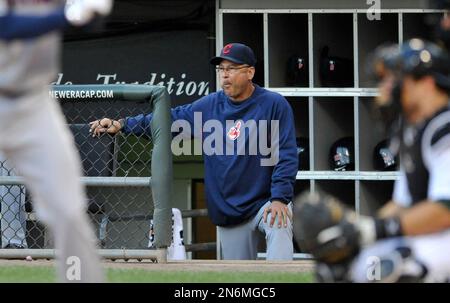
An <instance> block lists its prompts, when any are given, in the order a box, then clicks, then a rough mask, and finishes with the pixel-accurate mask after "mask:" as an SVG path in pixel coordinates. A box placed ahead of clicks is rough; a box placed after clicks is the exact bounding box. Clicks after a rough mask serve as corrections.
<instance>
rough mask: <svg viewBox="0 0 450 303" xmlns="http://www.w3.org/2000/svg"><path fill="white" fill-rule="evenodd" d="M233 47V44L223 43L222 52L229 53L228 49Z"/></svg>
mask: <svg viewBox="0 0 450 303" xmlns="http://www.w3.org/2000/svg"><path fill="white" fill-rule="evenodd" d="M232 47H233V44H231V43H230V44H227V45H225V46H224V47H223V51H222V52H223V54H224V55H227V54H229V53H230V51H231V48H232Z"/></svg>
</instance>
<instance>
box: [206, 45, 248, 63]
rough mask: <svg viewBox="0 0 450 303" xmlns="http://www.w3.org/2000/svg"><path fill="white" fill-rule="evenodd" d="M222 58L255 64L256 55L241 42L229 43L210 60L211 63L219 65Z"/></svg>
mask: <svg viewBox="0 0 450 303" xmlns="http://www.w3.org/2000/svg"><path fill="white" fill-rule="evenodd" d="M222 60H229V61H231V62H234V63H239V64H248V65H250V66H255V64H256V57H255V54H254V53H253V50H252V49H251V48H250V47H248V46H247V45H245V44H242V43H229V44H227V45H225V46H224V47H223V49H222V51H221V52H220V56H217V57H214V58H212V59H211V60H210V62H211V64H212V65H219V64H220V62H222Z"/></svg>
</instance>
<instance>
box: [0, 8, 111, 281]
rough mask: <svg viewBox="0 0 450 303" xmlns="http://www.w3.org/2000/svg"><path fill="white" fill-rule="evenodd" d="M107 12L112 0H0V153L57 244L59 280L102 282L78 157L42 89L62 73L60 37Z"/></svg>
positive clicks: (57, 112) (58, 112) (58, 113)
mask: <svg viewBox="0 0 450 303" xmlns="http://www.w3.org/2000/svg"><path fill="white" fill-rule="evenodd" d="M111 9H112V0H72V1H68V2H67V3H66V4H65V3H64V2H62V1H59V0H40V1H38V0H8V1H7V0H0V138H1V140H0V150H1V151H2V152H4V154H5V156H6V157H7V158H8V159H9V160H10V161H11V163H12V164H13V166H14V167H15V168H16V169H17V171H18V172H19V173H20V174H21V175H22V176H23V177H24V178H25V183H26V185H27V188H29V189H30V190H31V193H32V196H33V200H34V202H35V209H36V213H37V215H38V217H39V218H40V219H41V220H42V221H43V222H45V223H46V224H47V225H48V226H49V228H50V230H51V232H52V234H53V235H54V237H55V246H56V250H57V262H58V274H59V279H60V281H68V282H71V281H74V282H77V281H81V282H101V281H102V280H103V273H102V270H101V268H100V263H99V257H98V256H97V254H96V251H95V237H94V233H93V230H92V229H91V226H90V222H89V221H88V218H87V215H86V213H85V210H86V198H85V192H84V188H83V186H82V184H81V183H80V180H79V178H80V176H81V164H80V160H79V155H78V153H77V151H76V148H75V145H74V142H73V138H72V136H71V134H70V131H69V129H68V128H67V125H66V121H65V119H64V116H63V114H62V112H61V110H60V107H59V105H58V104H57V102H56V101H55V100H54V99H52V98H50V97H49V87H48V86H47V85H48V84H49V83H50V82H51V81H52V80H54V77H55V76H56V73H57V72H58V70H59V60H60V58H59V53H60V40H61V31H62V30H63V29H64V28H66V27H68V26H83V25H87V24H88V23H89V22H91V21H92V20H93V19H94V18H95V17H96V16H105V15H108V14H109V13H110V11H111ZM74 266H78V267H79V268H78V271H77V269H76V268H75V267H74ZM68 270H73V271H74V272H75V273H76V274H75V275H71V274H69V275H68V274H67V273H68ZM77 273H79V275H78V274H77Z"/></svg>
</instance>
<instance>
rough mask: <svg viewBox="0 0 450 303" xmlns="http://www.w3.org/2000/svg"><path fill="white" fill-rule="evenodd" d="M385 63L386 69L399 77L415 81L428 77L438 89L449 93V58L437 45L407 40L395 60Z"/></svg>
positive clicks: (418, 40)
mask: <svg viewBox="0 0 450 303" xmlns="http://www.w3.org/2000/svg"><path fill="white" fill-rule="evenodd" d="M387 62H388V64H387V66H388V67H391V68H393V69H394V72H399V73H400V74H401V75H411V76H413V77H414V78H416V79H420V78H422V77H424V76H427V75H430V76H432V77H433V78H434V80H435V81H436V85H437V86H438V87H440V88H441V89H443V90H446V91H450V78H449V76H448V75H449V73H450V57H449V55H448V53H447V52H446V51H445V50H444V49H443V48H441V47H440V46H438V45H437V44H434V43H432V42H429V41H425V40H422V39H417V38H414V39H411V40H408V41H406V42H405V43H403V44H402V45H401V47H400V50H399V52H398V55H397V56H396V58H394V59H392V58H391V59H390V60H388V61H387Z"/></svg>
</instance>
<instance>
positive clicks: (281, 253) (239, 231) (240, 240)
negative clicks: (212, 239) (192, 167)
mask: <svg viewBox="0 0 450 303" xmlns="http://www.w3.org/2000/svg"><path fill="white" fill-rule="evenodd" d="M269 205H270V201H269V202H267V203H266V204H264V205H263V206H262V207H261V208H260V209H259V211H258V213H257V214H256V216H255V217H253V218H252V219H250V220H248V221H246V222H244V223H241V224H238V225H235V226H231V227H220V226H219V227H218V232H219V238H220V248H221V254H222V259H224V260H255V259H256V258H257V255H258V242H259V239H260V238H261V236H264V237H265V239H266V246H267V251H266V256H267V257H266V259H267V260H271V261H275V260H292V258H293V254H294V246H293V242H292V241H293V238H292V235H293V232H292V222H291V221H290V220H288V225H287V227H284V226H283V227H278V218H276V219H275V223H274V224H273V226H272V227H270V226H269V222H270V218H271V214H270V213H269V214H268V216H267V223H264V221H263V214H264V209H265V208H266V207H267V206H269ZM288 207H289V211H290V212H291V213H292V202H291V203H289V204H288Z"/></svg>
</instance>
